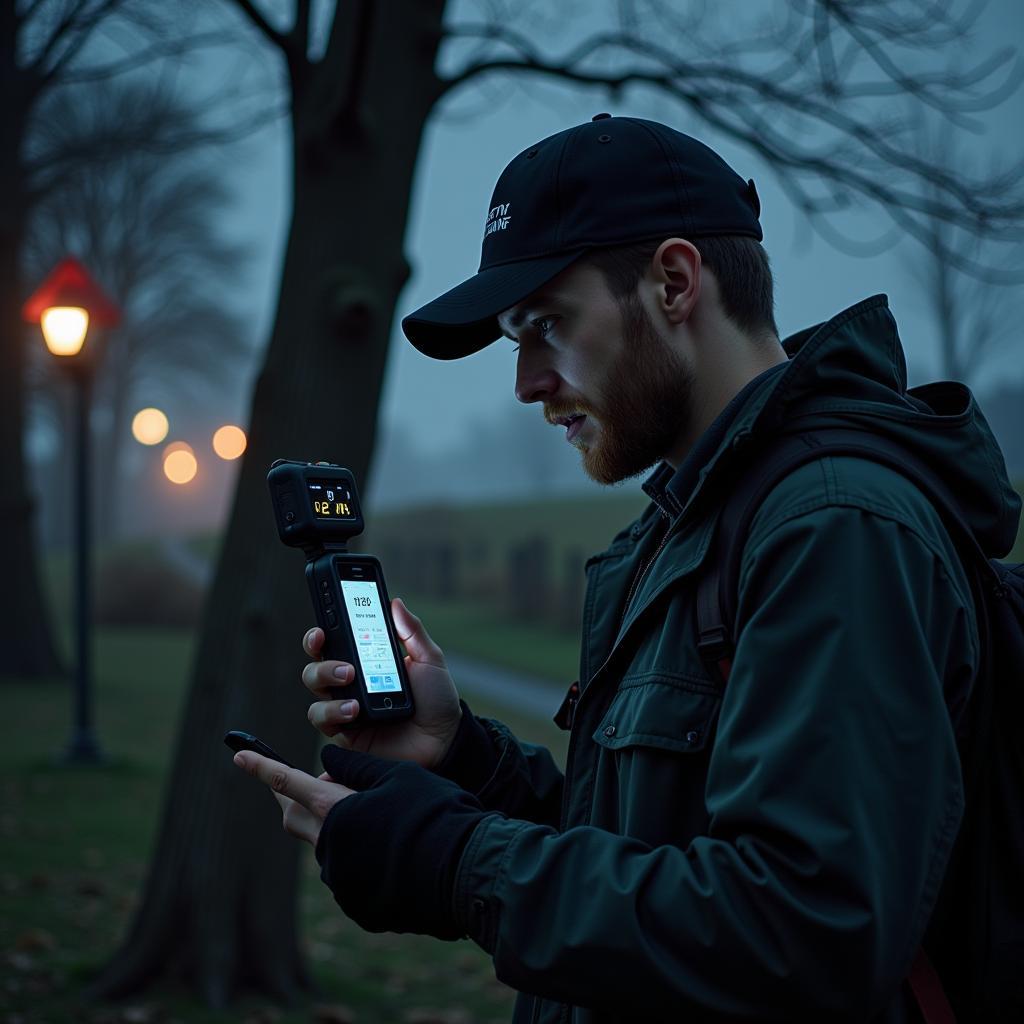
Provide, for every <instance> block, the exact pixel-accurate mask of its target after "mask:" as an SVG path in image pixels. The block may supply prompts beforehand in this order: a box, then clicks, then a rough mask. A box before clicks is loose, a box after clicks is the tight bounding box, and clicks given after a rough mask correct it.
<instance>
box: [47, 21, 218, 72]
mask: <svg viewBox="0 0 1024 1024" xmlns="http://www.w3.org/2000/svg"><path fill="white" fill-rule="evenodd" d="M233 42H237V34H236V33H233V32H228V31H226V30H220V31H216V32H198V33H196V34H195V35H191V36H184V37H182V38H181V39H173V40H161V41H159V42H156V43H152V44H150V45H149V46H144V47H143V48H142V49H140V50H137V51H136V52H134V53H132V54H131V55H130V56H128V57H125V58H124V59H123V60H117V61H111V62H110V63H109V64H100V65H94V66H91V67H88V68H82V69H81V70H78V71H65V72H64V74H63V75H61V77H60V84H61V85H88V84H92V83H94V82H102V81H106V80H107V79H110V78H115V77H117V76H118V75H122V74H124V73H125V72H126V71H135V70H136V69H137V68H142V67H147V66H148V65H150V64H152V63H154V62H155V61H157V60H159V59H161V58H164V57H180V56H182V55H184V54H186V53H194V52H195V51H196V50H201V49H204V48H205V47H208V46H224V45H227V44H229V43H233Z"/></svg>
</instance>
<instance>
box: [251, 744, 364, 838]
mask: <svg viewBox="0 0 1024 1024" xmlns="http://www.w3.org/2000/svg"><path fill="white" fill-rule="evenodd" d="M234 760H235V764H237V765H238V767H239V768H243V769H245V771H247V772H248V773H249V774H250V775H252V776H255V777H256V778H257V779H259V780H260V782H265V783H266V784H267V785H268V786H269V787H270V789H271V790H272V791H273V794H274V798H275V799H276V800H277V802H278V803H279V804H280V805H281V810H282V811H283V812H284V828H285V831H286V832H288V833H289V834H290V835H293V836H295V837H296V838H298V839H305V840H306V842H307V843H309V844H310V845H311V846H313V847H316V844H317V840H318V839H319V838H320V829H321V827H322V826H323V823H324V819H325V818H326V817H327V815H328V813H329V812H330V810H331V808H332V807H333V806H334V805H335V804H336V803H337V802H338V801H339V800H344V799H345V798H346V797H350V796H352V794H353V793H354V792H355V791H354V790H351V789H349V788H348V787H347V786H342V785H341V784H340V783H338V782H332V781H331V777H330V775H328V774H327V773H326V772H324V774H323V775H321V776H320V777H319V778H316V779H314V778H313V776H312V775H308V774H307V773H306V772H303V771H300V770H299V769H298V768H289V767H288V766H287V765H283V764H281V762H280V761H273V760H271V759H270V758H269V757H263V756H262V755H261V754H254V753H253V752H252V751H251V750H243V751H240V752H239V753H237V754H235V758H234Z"/></svg>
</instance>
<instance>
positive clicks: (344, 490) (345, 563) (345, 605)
mask: <svg viewBox="0 0 1024 1024" xmlns="http://www.w3.org/2000/svg"><path fill="white" fill-rule="evenodd" d="M267 484H268V486H269V487H270V498H271V502H272V504H273V507H274V519H275V521H276V523H277V532H278V535H279V536H280V538H281V540H282V542H283V543H285V544H287V545H288V546H289V547H297V548H301V549H302V550H303V551H304V552H305V555H306V583H307V584H308V586H309V596H310V599H311V600H312V602H313V611H314V614H315V615H316V622H317V625H318V626H319V627H320V628H321V629H322V630H323V631H324V637H325V640H324V646H323V651H322V655H323V657H324V658H325V659H330V660H337V661H347V662H349V663H350V664H351V665H352V666H353V668H354V670H355V679H354V680H353V681H352V682H351V683H350V684H348V685H347V686H344V687H341V686H336V687H333V688H332V695H333V696H334V697H335V698H336V699H338V700H341V699H344V698H353V699H355V700H357V701H358V702H359V714H358V715H357V716H356V718H355V720H354V721H353V722H351V723H350V725H349V726H346V728H359V727H360V726H364V725H381V724H385V723H387V722H394V721H401V720H403V719H406V718H410V717H412V713H413V702H412V690H411V689H410V687H409V680H408V677H407V675H406V672H405V660H404V658H403V656H402V654H401V652H400V650H399V648H398V639H397V637H396V636H395V627H394V623H393V622H392V621H391V599H390V598H389V597H388V591H387V586H386V585H385V583H384V571H383V569H382V568H381V564H380V562H379V561H378V560H377V559H376V558H374V557H373V555H365V554H356V553H353V552H351V551H349V550H348V542H349V540H351V538H353V537H355V536H358V535H359V534H360V533H362V532H363V514H362V510H361V508H360V505H359V495H358V494H357V492H356V483H355V480H354V478H353V476H352V474H351V473H350V472H349V471H348V470H347V469H345V468H343V467H342V466H336V465H333V464H332V463H329V462H294V461H288V460H286V459H278V460H277V461H276V462H275V463H274V464H273V465H272V466H271V467H270V472H269V473H268V474H267Z"/></svg>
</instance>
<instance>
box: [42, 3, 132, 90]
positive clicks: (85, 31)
mask: <svg viewBox="0 0 1024 1024" xmlns="http://www.w3.org/2000/svg"><path fill="white" fill-rule="evenodd" d="M123 3H124V0H101V2H99V3H97V4H96V5H95V7H93V8H92V9H91V10H89V9H88V7H89V4H88V0H81V2H80V3H77V4H75V5H73V6H71V7H70V8H69V9H68V12H67V14H66V15H65V16H64V18H62V19H61V21H60V22H59V23H58V25H57V27H56V28H55V29H54V30H53V33H52V34H51V36H50V38H49V39H48V40H47V41H46V43H45V44H44V46H43V48H42V50H41V51H40V53H39V55H38V56H37V57H36V59H35V61H34V62H33V64H32V70H33V72H34V73H35V74H36V75H38V76H39V78H40V79H41V80H42V81H43V82H52V81H54V80H55V79H56V78H57V77H58V76H59V75H60V73H61V71H63V70H64V68H66V67H67V66H68V64H69V63H70V62H71V61H72V60H74V59H75V57H77V56H78V54H79V53H80V52H81V50H82V47H83V46H85V44H86V43H87V42H88V41H89V38H90V36H92V34H93V32H94V31H95V30H96V28H97V26H98V25H99V24H100V23H101V22H102V21H103V20H104V19H105V18H108V17H109V16H110V15H111V14H113V13H114V12H115V11H116V10H117V9H118V8H119V7H120V6H121V5H122V4H123ZM59 43H64V49H63V50H62V51H61V54H60V56H58V57H56V58H55V59H54V61H53V63H52V64H51V65H50V66H49V67H46V62H47V61H48V60H49V59H50V57H51V56H53V55H54V53H55V51H56V47H57V45H58V44H59Z"/></svg>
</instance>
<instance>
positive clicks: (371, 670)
mask: <svg viewBox="0 0 1024 1024" xmlns="http://www.w3.org/2000/svg"><path fill="white" fill-rule="evenodd" d="M339 582H340V583H341V592H342V594H343V596H344V598H345V607H346V610H347V611H348V619H349V622H350V623H351V624H352V636H353V637H354V638H355V642H356V654H357V655H358V657H359V665H360V667H361V668H362V670H363V678H364V679H365V680H366V689H367V692H368V693H388V692H394V691H395V690H401V688H402V682H401V680H400V678H399V676H398V665H396V664H395V655H394V653H393V652H392V650H391V640H390V638H389V637H388V627H387V623H386V622H385V619H384V611H383V609H382V608H381V602H380V592H379V591H378V590H377V584H376V583H375V582H373V581H372V580H340V581H339Z"/></svg>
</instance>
